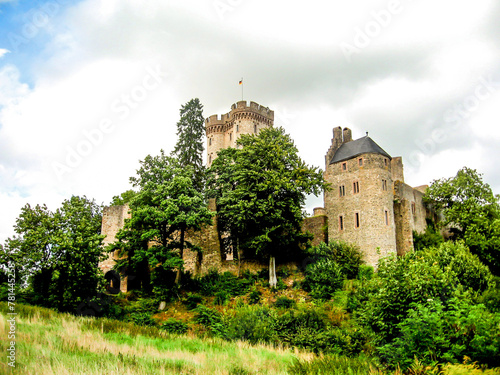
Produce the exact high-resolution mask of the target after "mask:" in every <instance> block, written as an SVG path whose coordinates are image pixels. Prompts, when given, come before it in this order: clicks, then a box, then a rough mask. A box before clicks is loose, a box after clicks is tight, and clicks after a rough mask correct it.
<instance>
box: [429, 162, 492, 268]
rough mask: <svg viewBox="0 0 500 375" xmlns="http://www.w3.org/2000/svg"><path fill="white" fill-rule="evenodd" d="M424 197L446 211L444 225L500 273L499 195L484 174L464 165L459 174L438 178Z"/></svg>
mask: <svg viewBox="0 0 500 375" xmlns="http://www.w3.org/2000/svg"><path fill="white" fill-rule="evenodd" d="M424 199H425V201H426V202H427V203H430V204H432V205H433V206H434V207H435V208H436V209H437V210H438V211H440V212H441V213H442V215H443V221H442V223H441V224H442V225H444V226H449V227H450V228H451V230H452V232H453V233H454V234H455V238H458V239H463V240H464V241H465V243H466V244H467V246H469V248H470V250H471V251H472V252H473V253H475V254H477V255H478V256H479V257H480V259H481V260H482V261H483V262H484V263H486V264H487V265H488V266H489V267H490V268H491V270H492V271H493V272H494V273H496V274H498V273H499V272H500V205H499V196H498V195H495V194H493V192H492V190H491V188H490V186H489V185H488V184H487V183H485V182H484V181H483V179H482V176H481V174H479V173H478V172H477V171H476V170H474V169H470V168H467V167H464V168H462V169H461V170H459V171H458V173H457V175H456V176H455V177H452V178H443V179H440V180H436V181H434V182H433V183H432V185H431V186H430V187H429V189H428V190H427V192H426V194H425V197H424Z"/></svg>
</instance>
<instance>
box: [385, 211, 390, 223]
mask: <svg viewBox="0 0 500 375" xmlns="http://www.w3.org/2000/svg"><path fill="white" fill-rule="evenodd" d="M384 214H385V225H389V211H387V210H385V211H384Z"/></svg>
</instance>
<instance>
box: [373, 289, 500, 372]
mask: <svg viewBox="0 0 500 375" xmlns="http://www.w3.org/2000/svg"><path fill="white" fill-rule="evenodd" d="M398 327H399V329H400V334H399V336H398V337H396V338H395V339H394V340H392V341H391V342H390V343H388V344H386V345H385V346H383V347H381V348H380V356H381V358H382V359H383V360H384V361H385V362H387V363H388V364H390V365H392V366H393V367H395V366H396V365H398V366H400V367H401V368H402V369H406V368H408V367H409V366H410V365H411V363H412V362H413V359H414V358H415V357H418V358H419V361H420V362H422V363H423V364H432V363H435V361H438V362H441V363H443V362H451V363H458V362H460V361H461V360H462V358H463V357H464V356H465V355H467V356H468V357H470V358H471V359H472V360H473V361H477V362H479V363H482V364H487V365H489V366H498V365H500V314H492V313H490V312H488V311H487V310H486V309H485V307H484V306H483V305H472V304H470V301H467V300H464V298H463V297H461V298H454V299H452V300H451V301H449V304H448V306H447V307H445V306H444V304H443V303H442V302H441V301H436V300H430V301H428V302H426V303H425V304H413V305H412V309H411V310H409V312H408V316H407V317H406V319H404V320H403V321H402V322H401V323H399V324H398Z"/></svg>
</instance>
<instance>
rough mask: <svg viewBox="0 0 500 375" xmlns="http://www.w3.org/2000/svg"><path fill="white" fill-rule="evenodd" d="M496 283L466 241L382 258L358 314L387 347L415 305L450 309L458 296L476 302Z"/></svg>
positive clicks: (365, 291)
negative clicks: (433, 303) (431, 304)
mask: <svg viewBox="0 0 500 375" xmlns="http://www.w3.org/2000/svg"><path fill="white" fill-rule="evenodd" d="M492 283H493V277H492V275H491V272H490V271H489V269H488V267H487V266H486V265H484V264H483V263H482V262H481V261H480V260H479V258H478V257H477V255H474V254H472V253H471V252H470V251H469V249H468V248H467V247H466V246H465V245H464V244H463V243H462V242H457V243H454V242H445V243H442V244H441V245H440V246H439V247H438V248H429V249H424V250H421V251H418V252H411V253H408V254H406V255H405V256H404V257H389V258H384V259H382V260H381V262H380V263H379V267H378V270H377V273H376V276H375V277H374V278H373V279H372V280H370V283H369V284H368V285H367V286H366V287H365V288H363V290H360V291H359V293H360V294H361V295H363V294H365V297H366V299H365V301H363V302H362V303H361V304H360V307H359V309H358V310H357V311H356V314H357V317H358V318H359V319H360V320H361V321H362V322H364V323H365V324H367V325H368V326H370V327H371V328H372V329H373V331H374V332H375V333H377V334H378V336H379V339H380V340H381V342H382V343H386V342H388V341H391V340H392V339H394V338H395V337H396V336H397V335H398V334H399V333H400V332H399V328H398V324H399V323H401V322H402V321H403V320H404V319H405V318H406V316H407V315H408V309H409V307H410V306H411V304H412V303H413V304H424V303H425V302H426V301H429V300H439V301H441V302H442V303H443V304H444V305H447V304H448V302H449V301H450V300H451V299H452V298H453V297H454V296H457V295H459V296H463V295H466V294H467V295H470V296H473V297H474V298H476V297H479V296H480V294H481V293H482V292H483V291H485V290H487V289H488V288H489V287H491V286H492Z"/></svg>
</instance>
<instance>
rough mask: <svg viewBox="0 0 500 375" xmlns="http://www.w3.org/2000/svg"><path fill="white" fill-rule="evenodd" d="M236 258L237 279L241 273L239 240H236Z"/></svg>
mask: <svg viewBox="0 0 500 375" xmlns="http://www.w3.org/2000/svg"><path fill="white" fill-rule="evenodd" d="M236 256H237V257H238V277H240V271H241V257H240V240H239V239H236Z"/></svg>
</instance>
